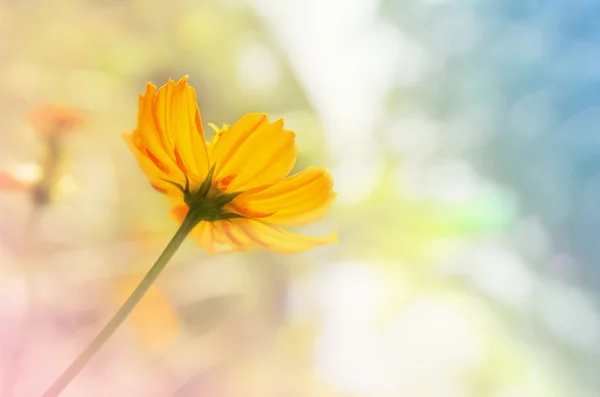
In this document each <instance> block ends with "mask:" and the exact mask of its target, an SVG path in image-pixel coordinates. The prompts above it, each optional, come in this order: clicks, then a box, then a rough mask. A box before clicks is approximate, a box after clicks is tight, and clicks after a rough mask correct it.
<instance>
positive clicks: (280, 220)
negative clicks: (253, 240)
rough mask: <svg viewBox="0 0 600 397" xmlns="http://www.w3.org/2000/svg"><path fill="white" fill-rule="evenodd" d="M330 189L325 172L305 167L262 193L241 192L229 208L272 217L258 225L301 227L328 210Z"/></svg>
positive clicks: (330, 184) (266, 217)
mask: <svg viewBox="0 0 600 397" xmlns="http://www.w3.org/2000/svg"><path fill="white" fill-rule="evenodd" d="M332 187H333V179H332V178H331V175H330V174H329V172H328V171H327V170H325V169H323V168H318V167H309V168H307V169H305V170H304V171H301V172H299V173H297V174H295V175H292V176H290V177H287V178H285V179H284V180H282V181H280V182H277V183H276V184H274V185H272V186H270V187H268V188H266V189H264V190H260V191H257V192H252V191H250V192H248V193H244V194H242V195H241V196H238V197H237V198H236V199H235V200H234V201H233V203H232V205H233V207H234V208H240V207H241V208H243V209H245V210H249V212H250V213H262V214H273V215H269V216H265V217H261V218H260V220H261V221H262V222H266V223H272V224H277V225H282V226H294V225H305V224H308V223H311V222H314V221H316V220H318V219H320V218H321V217H323V215H325V213H326V212H327V210H329V208H330V207H331V204H332V203H333V202H334V200H335V197H336V193H335V192H334V191H333V190H332ZM240 213H248V212H244V211H240Z"/></svg>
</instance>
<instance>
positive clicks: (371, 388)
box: [315, 327, 392, 397]
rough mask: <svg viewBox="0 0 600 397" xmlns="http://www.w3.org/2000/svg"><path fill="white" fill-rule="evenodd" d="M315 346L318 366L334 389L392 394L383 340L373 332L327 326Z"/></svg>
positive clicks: (363, 393) (316, 365) (378, 395)
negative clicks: (384, 358) (383, 354)
mask: <svg viewBox="0 0 600 397" xmlns="http://www.w3.org/2000/svg"><path fill="white" fill-rule="evenodd" d="M316 349H317V351H316V356H315V359H316V363H315V369H316V371H317V372H318V374H319V375H320V376H321V377H323V378H325V379H326V380H327V382H328V383H329V385H331V386H332V387H333V388H335V389H337V390H338V391H342V392H347V393H356V394H359V395H361V396H372V397H382V396H386V395H388V394H389V391H390V390H391V385H392V382H391V379H390V376H389V374H388V372H389V368H387V367H386V366H385V362H384V360H383V357H382V351H383V349H382V343H381V342H380V341H379V339H378V337H377V335H375V334H374V333H373V332H368V331H366V330H363V329H359V330H355V329H342V328H333V327H325V328H324V330H323V331H322V333H321V334H320V336H319V338H318V339H317V342H316Z"/></svg>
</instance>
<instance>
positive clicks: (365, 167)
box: [331, 147, 383, 204]
mask: <svg viewBox="0 0 600 397" xmlns="http://www.w3.org/2000/svg"><path fill="white" fill-rule="evenodd" d="M365 149H367V147H365ZM382 173H383V160H382V159H381V158H380V157H379V156H376V155H375V154H374V153H373V150H369V151H365V152H364V153H360V154H357V156H356V157H355V158H354V159H345V160H344V161H343V162H341V163H339V164H338V165H336V166H334V167H332V168H331V175H332V176H333V179H334V180H335V190H336V192H338V196H337V200H336V201H337V202H338V203H346V204H356V203H359V202H361V201H363V200H365V199H367V198H368V197H369V196H370V194H371V193H372V192H373V190H374V189H375V188H376V187H377V184H378V183H379V181H380V179H381V176H382Z"/></svg>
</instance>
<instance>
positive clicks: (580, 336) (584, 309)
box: [539, 282, 600, 353]
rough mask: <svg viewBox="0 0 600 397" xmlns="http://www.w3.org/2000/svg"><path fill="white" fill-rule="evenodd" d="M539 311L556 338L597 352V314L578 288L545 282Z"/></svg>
mask: <svg viewBox="0 0 600 397" xmlns="http://www.w3.org/2000/svg"><path fill="white" fill-rule="evenodd" d="M539 314H540V316H541V318H542V321H543V322H544V323H545V324H546V325H547V327H548V329H549V330H550V331H551V332H552V333H553V334H554V335H555V336H556V337H558V338H561V339H563V340H564V341H566V342H569V343H571V344H573V345H575V346H578V347H580V348H583V349H586V350H591V351H594V352H596V353H599V352H600V317H599V315H598V313H597V311H596V309H595V307H594V305H593V304H592V302H591V301H590V299H588V297H586V296H585V295H584V294H583V293H582V292H581V291H578V290H576V289H575V288H573V287H570V286H567V285H560V284H558V283H552V282H547V283H546V285H545V286H544V288H543V289H542V290H541V291H540V296H539Z"/></svg>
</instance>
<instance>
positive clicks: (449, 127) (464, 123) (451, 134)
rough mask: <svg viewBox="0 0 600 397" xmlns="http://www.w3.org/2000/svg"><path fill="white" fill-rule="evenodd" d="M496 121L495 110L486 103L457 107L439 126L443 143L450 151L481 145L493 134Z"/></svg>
mask: <svg viewBox="0 0 600 397" xmlns="http://www.w3.org/2000/svg"><path fill="white" fill-rule="evenodd" d="M497 123H498V120H497V112H496V110H495V109H494V108H493V107H491V106H489V105H486V104H481V105H471V106H467V107H464V108H462V109H459V110H457V111H456V113H455V114H453V115H452V117H451V118H450V119H448V120H445V122H444V124H443V125H442V126H441V130H442V131H444V135H443V137H445V138H446V139H445V140H444V141H443V145H444V146H445V147H447V148H448V151H451V152H455V153H456V152H460V151H463V150H468V149H471V148H476V147H481V146H483V145H485V144H487V143H488V142H489V140H490V139H491V138H492V137H493V135H494V128H496V125H497Z"/></svg>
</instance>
